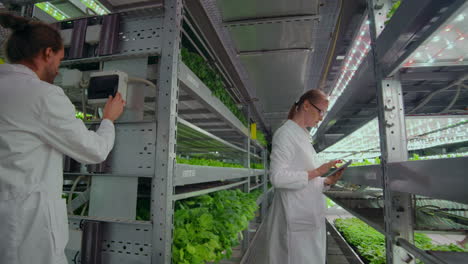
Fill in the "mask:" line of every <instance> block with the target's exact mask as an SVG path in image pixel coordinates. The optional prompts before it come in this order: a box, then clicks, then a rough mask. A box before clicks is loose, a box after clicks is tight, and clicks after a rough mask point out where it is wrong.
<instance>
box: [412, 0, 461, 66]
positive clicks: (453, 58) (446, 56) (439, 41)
mask: <svg viewBox="0 0 468 264" xmlns="http://www.w3.org/2000/svg"><path fill="white" fill-rule="evenodd" d="M467 12H468V2H467V3H465V4H464V5H463V6H462V7H460V9H459V10H458V11H457V12H455V13H454V14H453V15H452V17H450V18H449V19H448V20H447V21H446V22H445V23H444V24H443V25H441V26H440V27H439V29H438V30H436V31H435V32H434V33H433V34H432V36H431V37H429V38H428V39H427V40H426V41H425V42H424V43H423V45H421V46H420V47H419V48H418V49H416V51H415V52H414V53H413V54H412V55H411V56H410V57H409V58H408V59H407V61H405V63H404V64H403V67H431V66H434V64H437V65H440V66H444V65H446V66H450V65H460V64H466V63H468V61H466V60H460V58H462V57H464V56H465V54H467V53H468V45H467V43H465V41H464V40H465V39H466V38H467V34H468V23H466V22H465V17H466V14H467ZM420 54H422V55H423V56H421V55H420ZM424 57H429V58H431V59H429V60H427V61H426V60H424ZM433 58H436V59H433ZM410 60H413V61H414V63H409V61H410Z"/></svg>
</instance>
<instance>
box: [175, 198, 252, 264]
mask: <svg viewBox="0 0 468 264" xmlns="http://www.w3.org/2000/svg"><path fill="white" fill-rule="evenodd" d="M260 194H261V192H260V191H259V190H256V191H254V192H251V193H244V192H242V191H240V190H224V191H219V192H215V193H212V194H209V195H202V196H198V197H195V198H192V199H187V200H182V201H179V202H177V203H176V206H175V214H174V239H173V244H172V261H173V262H174V263H180V264H198V263H200V264H201V263H206V262H219V261H220V260H222V259H224V258H230V257H231V254H232V248H233V247H235V246H237V245H238V244H239V241H240V240H242V233H241V231H243V230H245V229H246V228H247V227H248V225H249V221H250V220H252V219H253V218H254V217H255V212H256V211H257V209H258V206H257V203H256V200H257V198H258V196H259V195H260Z"/></svg>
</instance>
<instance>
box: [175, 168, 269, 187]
mask: <svg viewBox="0 0 468 264" xmlns="http://www.w3.org/2000/svg"><path fill="white" fill-rule="evenodd" d="M264 173H265V170H255V169H247V168H228V167H210V166H198V165H189V164H177V165H176V168H175V174H174V175H175V176H174V186H182V185H188V184H196V183H204V182H213V181H224V180H233V179H239V178H244V177H250V176H259V175H263V174H264Z"/></svg>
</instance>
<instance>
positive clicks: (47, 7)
mask: <svg viewBox="0 0 468 264" xmlns="http://www.w3.org/2000/svg"><path fill="white" fill-rule="evenodd" d="M36 6H37V7H38V8H39V9H41V10H42V11H44V12H46V13H47V14H49V15H50V16H51V17H53V18H55V19H57V20H58V21H60V20H64V19H67V18H70V16H68V15H67V14H65V13H64V12H62V11H61V10H60V9H58V8H57V7H55V6H54V5H53V4H51V3H49V2H42V3H37V4H36Z"/></svg>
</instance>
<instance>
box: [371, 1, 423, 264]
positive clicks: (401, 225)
mask: <svg viewBox="0 0 468 264" xmlns="http://www.w3.org/2000/svg"><path fill="white" fill-rule="evenodd" d="M383 2H385V3H383ZM388 2H389V1H377V0H368V7H369V16H370V22H371V25H370V32H371V39H372V44H371V45H372V52H373V55H374V62H373V64H374V65H373V66H374V74H375V79H376V87H377V105H378V118H379V133H380V149H381V152H382V159H381V160H382V163H381V168H382V183H383V192H384V202H385V204H384V205H385V207H384V222H385V244H386V252H387V263H388V264H392V263H413V262H414V261H412V260H411V259H412V257H411V256H409V255H408V254H407V253H406V252H405V251H404V250H403V249H402V248H400V247H398V246H397V245H396V241H397V239H398V237H402V238H405V239H406V240H408V241H413V223H412V215H411V213H412V204H411V195H409V194H403V193H397V192H392V191H391V190H390V186H389V182H390V181H389V178H390V177H391V175H389V171H388V163H390V162H400V161H406V160H407V159H408V150H407V142H406V126H405V116H404V104H403V96H402V91H401V83H400V81H399V80H398V79H397V78H395V77H392V78H386V77H387V76H383V73H382V68H381V65H380V64H379V63H377V62H376V58H379V56H378V54H376V53H377V52H376V50H377V49H376V44H375V43H376V41H375V40H376V39H377V34H378V33H380V32H381V31H382V29H383V27H382V26H383V25H382V21H381V18H382V16H383V14H386V13H387V11H388V8H389V7H390V5H389V3H388ZM382 4H384V5H383V6H381V5H382ZM384 7H386V8H384Z"/></svg>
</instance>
